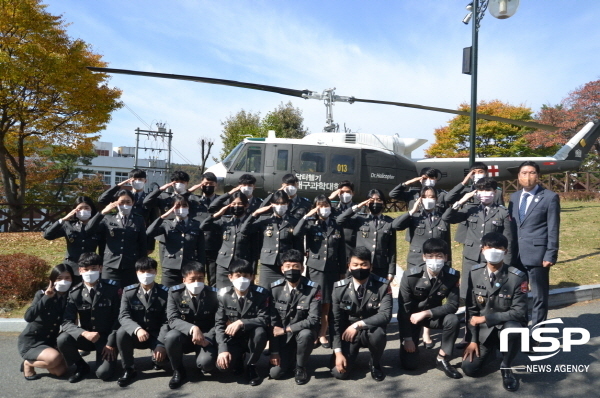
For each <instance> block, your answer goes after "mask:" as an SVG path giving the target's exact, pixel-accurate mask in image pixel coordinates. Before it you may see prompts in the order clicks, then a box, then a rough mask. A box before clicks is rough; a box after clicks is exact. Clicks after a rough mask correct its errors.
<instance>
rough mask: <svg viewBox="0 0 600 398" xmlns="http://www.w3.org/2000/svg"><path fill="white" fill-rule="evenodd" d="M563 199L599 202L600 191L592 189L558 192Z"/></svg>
mask: <svg viewBox="0 0 600 398" xmlns="http://www.w3.org/2000/svg"><path fill="white" fill-rule="evenodd" d="M557 193H558V196H560V200H561V201H573V202H598V201H600V193H598V192H590V191H572V192H557Z"/></svg>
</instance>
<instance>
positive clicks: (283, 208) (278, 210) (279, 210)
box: [273, 205, 288, 217]
mask: <svg viewBox="0 0 600 398" xmlns="http://www.w3.org/2000/svg"><path fill="white" fill-rule="evenodd" d="M287 209H288V206H287V205H273V211H274V212H275V214H277V215H278V216H280V217H282V216H283V215H284V214H285V213H286V212H287Z"/></svg>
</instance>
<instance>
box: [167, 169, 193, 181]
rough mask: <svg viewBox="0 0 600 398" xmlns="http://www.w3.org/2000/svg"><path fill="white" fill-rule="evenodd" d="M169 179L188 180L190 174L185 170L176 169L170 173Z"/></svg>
mask: <svg viewBox="0 0 600 398" xmlns="http://www.w3.org/2000/svg"><path fill="white" fill-rule="evenodd" d="M171 181H185V182H189V181H190V175H189V174H188V173H186V172H185V171H181V170H176V171H174V172H172V173H171Z"/></svg>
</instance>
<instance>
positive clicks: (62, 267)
mask: <svg viewBox="0 0 600 398" xmlns="http://www.w3.org/2000/svg"><path fill="white" fill-rule="evenodd" d="M63 272H68V273H69V274H71V281H72V280H73V278H74V275H75V274H74V273H73V269H72V268H71V266H69V265H67V264H58V265H56V266H54V268H52V271H50V276H49V277H48V279H50V282H52V283H54V282H56V278H58V276H59V275H60V274H62V273H63Z"/></svg>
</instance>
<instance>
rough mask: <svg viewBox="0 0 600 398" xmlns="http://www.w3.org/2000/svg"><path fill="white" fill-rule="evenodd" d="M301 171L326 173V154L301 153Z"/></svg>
mask: <svg viewBox="0 0 600 398" xmlns="http://www.w3.org/2000/svg"><path fill="white" fill-rule="evenodd" d="M300 171H301V172H303V173H324V172H325V154H323V153H318V152H302V154H301V155H300Z"/></svg>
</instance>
